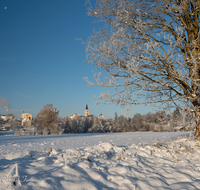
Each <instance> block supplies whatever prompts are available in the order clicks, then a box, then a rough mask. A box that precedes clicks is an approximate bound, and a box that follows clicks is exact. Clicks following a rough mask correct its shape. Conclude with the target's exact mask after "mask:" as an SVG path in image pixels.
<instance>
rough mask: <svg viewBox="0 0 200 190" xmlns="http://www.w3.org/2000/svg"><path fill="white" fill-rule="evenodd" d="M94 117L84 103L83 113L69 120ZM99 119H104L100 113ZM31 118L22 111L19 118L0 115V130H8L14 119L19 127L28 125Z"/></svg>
mask: <svg viewBox="0 0 200 190" xmlns="http://www.w3.org/2000/svg"><path fill="white" fill-rule="evenodd" d="M93 117H94V115H90V114H89V109H88V105H87V104H86V108H85V115H84V116H82V115H80V114H77V113H76V114H74V115H71V116H70V117H69V119H70V120H76V119H86V118H88V119H92V118H93ZM98 118H100V119H106V118H105V117H104V116H103V115H102V114H100V115H99V117H98ZM32 120H33V116H32V114H31V113H24V112H23V113H22V115H21V117H20V119H15V118H14V116H13V115H12V114H8V115H0V130H1V131H8V130H10V128H11V126H12V124H11V123H12V121H15V122H17V123H18V125H20V126H21V127H25V126H26V127H29V126H31V124H32Z"/></svg>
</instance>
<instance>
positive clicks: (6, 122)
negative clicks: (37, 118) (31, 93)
mask: <svg viewBox="0 0 200 190" xmlns="http://www.w3.org/2000/svg"><path fill="white" fill-rule="evenodd" d="M13 122H14V124H15V125H16V124H18V125H19V126H22V127H23V126H27V127H28V126H31V122H32V114H31V113H24V112H23V113H22V115H21V119H15V118H14V116H13V115H12V114H8V115H0V130H1V131H9V130H10V129H11V126H12V125H13Z"/></svg>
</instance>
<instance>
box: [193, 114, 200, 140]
mask: <svg viewBox="0 0 200 190" xmlns="http://www.w3.org/2000/svg"><path fill="white" fill-rule="evenodd" d="M195 120H196V131H195V134H194V136H195V137H196V138H197V137H199V136H200V112H197V113H196V114H195Z"/></svg>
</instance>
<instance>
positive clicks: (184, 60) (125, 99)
mask: <svg viewBox="0 0 200 190" xmlns="http://www.w3.org/2000/svg"><path fill="white" fill-rule="evenodd" d="M88 3H89V5H90V8H89V11H88V14H89V15H92V16H95V17H97V18H99V20H101V21H104V22H105V23H106V25H105V28H103V29H102V30H100V31H99V32H95V33H94V34H93V36H91V37H90V38H89V40H88V41H87V43H85V44H86V51H87V61H88V63H92V64H93V65H94V66H95V70H96V71H97V70H102V71H103V72H102V73H97V74H95V79H96V83H92V82H90V81H89V80H88V79H87V78H85V80H86V81H87V82H88V83H89V85H97V86H102V87H113V88H115V93H114V94H112V95H111V94H110V93H109V92H104V93H102V94H101V96H100V97H99V99H100V100H103V103H108V102H109V103H117V104H120V105H121V106H122V107H125V106H128V105H139V104H145V105H146V104H154V103H160V102H162V105H166V106H167V107H172V106H173V105H174V106H178V107H181V108H182V109H187V110H189V109H190V106H191V105H192V106H193V108H192V109H190V110H191V111H195V113H196V121H197V126H198V123H200V122H199V118H200V117H199V115H200V99H199V89H200V48H199V47H200V39H199V11H200V0H154V1H153V0H148V1H146V0H115V1H114V0H97V1H96V5H95V6H94V7H93V6H92V4H91V3H90V2H88ZM133 97H137V98H133ZM144 97H145V100H144ZM188 102H190V106H189V107H188V108H186V107H185V105H188ZM199 135H200V133H199V134H198V135H196V136H199Z"/></svg>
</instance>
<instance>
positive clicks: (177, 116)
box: [0, 104, 193, 135]
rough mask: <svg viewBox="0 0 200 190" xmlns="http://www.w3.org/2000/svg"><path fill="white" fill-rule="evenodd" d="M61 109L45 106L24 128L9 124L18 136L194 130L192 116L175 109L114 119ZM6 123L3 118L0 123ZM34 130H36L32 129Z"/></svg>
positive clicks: (16, 124) (17, 124)
mask: <svg viewBox="0 0 200 190" xmlns="http://www.w3.org/2000/svg"><path fill="white" fill-rule="evenodd" d="M58 113H59V110H58V109H57V108H54V107H53V105H52V104H47V105H45V106H44V107H43V108H42V109H41V110H40V112H39V113H38V114H37V116H36V117H35V118H33V120H32V126H31V127H26V130H25V129H24V128H22V127H21V126H20V124H19V122H18V120H16V119H13V120H8V121H7V124H9V125H11V126H12V127H13V128H14V129H15V131H16V132H15V135H33V134H35V135H48V134H62V133H113V132H137V131H138V132H145V131H152V132H170V131H174V130H175V127H177V126H187V127H186V128H187V130H192V129H193V125H192V124H191V123H189V121H190V120H191V118H192V117H193V116H192V115H188V113H187V114H186V113H183V112H181V111H180V110H179V109H178V108H176V109H175V110H174V111H173V112H172V113H171V114H166V112H165V111H158V112H156V113H150V112H149V113H147V114H145V115H141V114H139V113H137V114H135V115H134V116H133V117H132V118H131V117H125V116H124V115H121V116H118V115H117V112H116V113H115V116H114V118H113V119H105V118H102V117H84V118H83V117H78V118H76V119H70V118H69V117H65V118H60V117H59V115H58ZM2 123H4V122H3V121H2V120H0V124H2ZM33 129H34V130H33Z"/></svg>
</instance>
